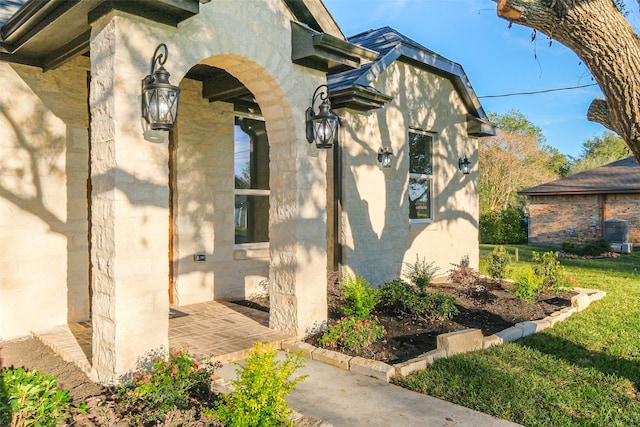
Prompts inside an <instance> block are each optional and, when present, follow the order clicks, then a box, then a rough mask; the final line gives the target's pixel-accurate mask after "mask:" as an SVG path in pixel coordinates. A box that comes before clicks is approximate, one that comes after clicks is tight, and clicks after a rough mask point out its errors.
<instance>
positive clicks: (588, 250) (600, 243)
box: [580, 239, 611, 256]
mask: <svg viewBox="0 0 640 427" xmlns="http://www.w3.org/2000/svg"><path fill="white" fill-rule="evenodd" d="M610 251H611V243H610V242H609V241H608V240H605V239H599V240H594V241H593V242H588V243H587V244H586V245H584V247H583V248H582V249H581V251H580V252H581V253H580V255H590V256H598V255H600V254H603V253H605V252H610Z"/></svg>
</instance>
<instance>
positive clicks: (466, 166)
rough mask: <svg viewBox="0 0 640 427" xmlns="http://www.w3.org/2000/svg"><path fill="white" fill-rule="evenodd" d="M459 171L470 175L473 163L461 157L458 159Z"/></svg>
mask: <svg viewBox="0 0 640 427" xmlns="http://www.w3.org/2000/svg"><path fill="white" fill-rule="evenodd" d="M458 169H460V170H461V171H462V173H463V174H465V175H469V172H470V171H471V162H469V159H468V158H466V157H465V158H464V159H463V158H462V157H460V158H459V159H458Z"/></svg>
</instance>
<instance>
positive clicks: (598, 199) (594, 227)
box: [529, 194, 640, 247]
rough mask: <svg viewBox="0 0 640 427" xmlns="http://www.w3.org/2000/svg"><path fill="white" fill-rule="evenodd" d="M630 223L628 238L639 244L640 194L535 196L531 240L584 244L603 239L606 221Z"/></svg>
mask: <svg viewBox="0 0 640 427" xmlns="http://www.w3.org/2000/svg"><path fill="white" fill-rule="evenodd" d="M609 219H622V220H626V221H629V239H630V241H631V242H632V243H633V244H634V246H636V247H637V246H638V245H640V215H639V214H638V195H635V194H607V195H563V196H532V197H531V203H530V205H529V241H530V242H531V243H540V244H550V245H561V244H562V243H564V242H565V241H570V242H574V243H578V244H584V243H587V242H589V241H593V240H596V239H599V238H601V237H603V231H602V227H603V221H606V220H609Z"/></svg>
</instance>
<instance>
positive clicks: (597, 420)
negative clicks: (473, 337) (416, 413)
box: [402, 245, 640, 427]
mask: <svg viewBox="0 0 640 427" xmlns="http://www.w3.org/2000/svg"><path fill="white" fill-rule="evenodd" d="M517 248H518V249H519V253H520V261H519V262H518V263H515V264H514V265H513V269H514V270H515V271H517V272H518V273H526V272H527V270H528V269H530V268H532V267H533V264H532V263H531V262H530V261H531V260H532V251H538V252H541V253H542V252H544V251H549V250H553V249H554V248H549V247H540V246H538V247H536V246H526V245H521V246H517ZM493 249H494V247H493V246H486V245H481V247H480V250H481V253H483V254H488V253H490V252H491V251H492V250H493ZM480 259H481V265H480V268H481V271H482V272H483V273H484V272H486V271H487V270H486V268H487V258H486V257H485V256H482V257H481V258H480ZM639 265H640V252H637V251H636V252H633V253H631V254H625V255H623V256H620V257H617V258H598V259H566V260H564V259H563V260H562V267H563V269H564V270H565V271H566V273H565V274H566V276H565V277H564V282H565V283H566V284H568V285H571V286H574V285H576V284H577V283H578V282H579V283H580V286H581V287H584V288H595V289H599V290H603V291H605V292H607V296H606V297H605V298H603V299H601V300H599V301H595V302H593V303H592V304H591V305H590V306H589V308H588V309H587V310H584V311H582V312H580V313H579V314H577V315H573V316H571V317H570V318H569V319H567V320H565V321H564V322H560V323H558V324H556V325H555V326H554V327H552V328H548V329H545V330H544V331H542V332H539V333H536V334H533V335H531V336H528V337H525V338H521V339H519V340H518V341H516V342H514V343H507V344H503V345H499V346H493V347H491V348H489V349H487V350H483V351H477V352H472V353H467V354H460V355H456V356H453V357H449V358H446V359H438V360H436V361H435V362H434V364H433V365H431V367H429V368H427V369H425V370H423V371H419V372H416V373H415V374H412V375H410V376H409V377H408V378H406V379H405V380H403V381H402V385H403V386H404V387H407V388H411V389H413V390H416V391H421V392H425V393H429V394H430V395H432V396H434V397H438V398H441V399H445V400H447V401H450V402H453V403H456V404H459V405H463V406H465V407H468V408H471V409H475V410H478V411H481V412H485V413H487V414H491V415H493V416H496V417H500V418H504V419H508V420H511V421H514V422H516V423H518V424H522V425H525V426H529V427H533V426H540V427H565V426H578V427H593V426H620V427H622V426H625V427H626V426H639V425H640V390H639V388H640V369H638V367H639V366H640V344H639V341H638V331H640V304H638V301H640V287H638V286H637V285H638V283H639V282H640V268H638V266H639ZM516 276H517V274H516Z"/></svg>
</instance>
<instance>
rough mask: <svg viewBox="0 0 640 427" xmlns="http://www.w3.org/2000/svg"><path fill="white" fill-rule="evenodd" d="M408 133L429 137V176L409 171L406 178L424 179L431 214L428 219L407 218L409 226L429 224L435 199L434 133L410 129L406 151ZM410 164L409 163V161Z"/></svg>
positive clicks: (408, 148)
mask: <svg viewBox="0 0 640 427" xmlns="http://www.w3.org/2000/svg"><path fill="white" fill-rule="evenodd" d="M410 133H415V134H418V135H426V136H430V137H431V174H430V175H427V174H420V173H412V172H411V171H409V173H408V176H409V180H410V179H412V178H413V179H424V180H426V181H427V182H428V185H429V190H430V191H429V212H431V217H430V218H411V217H409V224H410V225H414V224H416V225H420V224H431V223H433V222H434V221H435V218H434V217H435V211H434V206H435V204H434V199H435V190H434V188H435V185H434V184H435V179H434V176H435V174H434V171H435V165H434V162H433V158H434V151H435V146H436V141H437V138H436V135H437V134H436V133H435V132H429V131H425V130H422V129H417V128H413V127H410V128H409V130H408V131H407V151H410V147H409V143H408V142H409V140H408V139H409V134H410ZM408 154H409V157H410V156H411V152H409V153H408ZM409 162H410V161H409ZM408 183H409V181H407V185H408ZM407 191H408V189H407Z"/></svg>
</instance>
